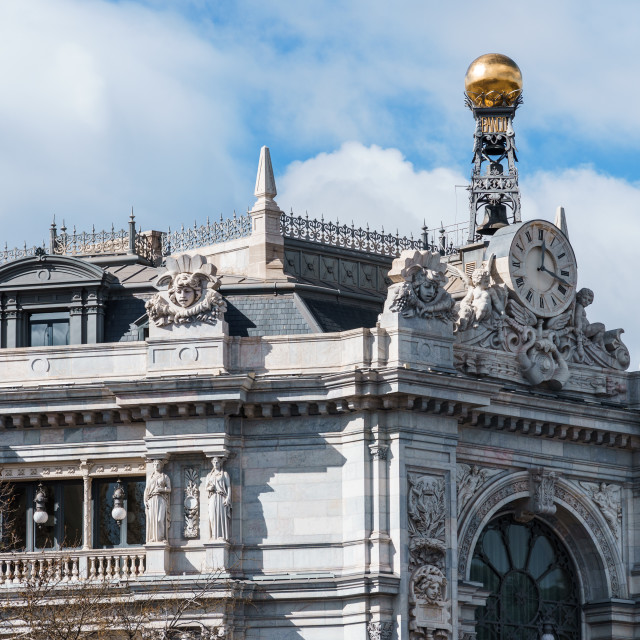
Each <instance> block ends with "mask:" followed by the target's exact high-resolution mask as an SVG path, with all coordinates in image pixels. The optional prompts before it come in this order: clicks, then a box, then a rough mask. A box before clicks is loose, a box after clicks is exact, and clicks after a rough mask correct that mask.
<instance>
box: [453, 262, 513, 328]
mask: <svg viewBox="0 0 640 640" xmlns="http://www.w3.org/2000/svg"><path fill="white" fill-rule="evenodd" d="M492 263H493V256H492V257H491V258H490V259H489V262H488V265H487V266H484V265H483V266H481V267H478V268H477V269H475V270H474V271H473V273H472V274H471V279H469V278H468V277H467V276H466V274H464V273H462V272H461V271H458V270H457V269H456V271H457V273H458V275H459V276H460V277H461V278H462V280H463V281H464V283H465V284H466V285H467V293H466V295H465V297H464V298H463V299H462V300H461V301H460V305H459V307H458V320H457V322H456V329H457V331H465V330H466V329H469V328H474V329H476V328H478V327H479V326H480V325H482V324H487V325H491V323H492V321H493V320H494V319H495V318H496V317H501V316H504V312H505V304H506V299H507V292H506V291H505V290H504V289H503V288H502V287H500V286H498V285H495V284H493V285H492V284H491V265H492Z"/></svg>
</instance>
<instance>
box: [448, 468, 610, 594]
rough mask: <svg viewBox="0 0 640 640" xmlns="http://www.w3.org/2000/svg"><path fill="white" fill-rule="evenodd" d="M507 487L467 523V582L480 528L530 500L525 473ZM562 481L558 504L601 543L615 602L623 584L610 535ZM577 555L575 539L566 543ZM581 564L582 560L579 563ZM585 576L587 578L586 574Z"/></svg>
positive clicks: (463, 562) (462, 572)
mask: <svg viewBox="0 0 640 640" xmlns="http://www.w3.org/2000/svg"><path fill="white" fill-rule="evenodd" d="M505 482H506V483H507V484H503V485H502V486H501V487H500V488H499V489H497V490H496V491H494V492H493V493H491V494H490V495H489V496H487V498H486V499H485V500H484V501H483V502H482V503H481V504H480V506H479V507H478V509H477V510H476V511H474V512H473V514H472V515H471V516H470V518H469V520H468V523H466V524H465V523H463V524H462V527H461V529H463V531H461V534H462V535H461V536H460V540H461V543H460V546H459V549H458V575H459V576H460V577H461V578H462V579H464V577H465V576H466V575H467V566H468V563H469V556H470V554H471V552H472V551H473V549H472V544H473V542H474V541H475V539H476V536H477V533H478V531H479V529H480V527H481V526H482V525H483V524H484V523H485V521H486V519H487V516H488V515H489V514H490V513H491V512H492V511H493V510H494V509H495V508H496V506H497V505H499V504H500V503H506V502H513V501H514V500H516V499H518V498H524V497H529V496H530V485H529V477H528V473H527V475H524V474H522V473H518V474H514V475H513V477H511V478H507V479H505ZM560 482H561V481H557V482H556V483H555V489H554V495H555V498H556V500H557V501H559V502H562V503H564V504H565V505H567V506H568V507H570V508H571V509H572V510H573V511H574V512H575V513H577V514H578V515H579V516H580V517H581V518H582V520H583V521H584V523H585V526H586V527H587V528H588V530H589V533H590V534H591V537H592V538H593V539H595V541H596V542H597V546H598V550H599V551H600V553H601V556H602V558H603V560H604V563H605V565H606V570H607V574H608V576H609V581H610V595H611V597H613V598H619V597H621V595H620V594H621V580H620V576H619V575H618V563H617V562H616V553H615V551H614V549H613V548H612V546H611V545H610V544H609V540H608V534H607V532H606V531H605V530H604V529H603V528H602V526H601V525H600V523H599V522H598V520H597V519H596V518H595V517H594V516H593V514H592V513H591V512H590V511H589V509H588V508H587V507H586V506H585V505H584V504H583V503H582V502H581V501H580V500H579V499H578V498H577V497H576V496H575V495H573V493H572V492H571V491H570V490H569V489H568V488H567V487H565V486H562V484H560ZM546 519H547V520H548V521H551V522H556V518H553V517H547V518H546ZM565 542H567V543H568V544H569V546H570V547H571V548H572V550H573V551H574V557H575V558H577V559H579V558H580V554H579V552H578V549H577V548H576V546H575V544H571V538H569V540H568V541H567V540H565ZM578 562H579V560H578ZM579 564H580V565H581V568H582V569H584V566H583V565H582V563H580V562H579ZM583 575H584V574H583Z"/></svg>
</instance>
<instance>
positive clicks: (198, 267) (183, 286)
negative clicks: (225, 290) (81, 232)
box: [146, 254, 227, 327]
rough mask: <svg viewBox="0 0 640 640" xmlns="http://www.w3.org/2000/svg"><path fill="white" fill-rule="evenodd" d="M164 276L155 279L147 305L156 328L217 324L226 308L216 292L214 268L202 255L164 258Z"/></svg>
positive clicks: (216, 283) (218, 283) (217, 281)
mask: <svg viewBox="0 0 640 640" xmlns="http://www.w3.org/2000/svg"><path fill="white" fill-rule="evenodd" d="M166 268H167V271H166V273H164V274H162V275H161V276H160V277H159V278H158V279H157V280H156V286H157V287H163V286H165V285H166V286H167V291H166V293H165V292H161V293H157V294H156V295H155V296H153V298H151V300H149V301H148V302H147V304H146V308H147V312H148V313H149V319H150V320H152V321H153V322H154V323H155V325H156V326H158V327H162V326H166V325H170V324H187V323H190V322H196V321H199V322H206V323H208V324H216V322H217V321H218V319H220V318H222V316H223V314H224V312H225V311H226V310H227V306H226V303H225V301H224V300H223V298H222V296H221V295H220V294H219V293H218V291H217V289H218V288H219V287H220V279H219V278H217V277H216V268H215V266H214V265H213V264H211V263H209V262H207V260H206V258H204V257H203V256H201V255H197V254H196V255H194V256H188V255H182V256H180V257H178V258H167V259H166Z"/></svg>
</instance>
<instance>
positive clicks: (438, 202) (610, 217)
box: [278, 142, 640, 368]
mask: <svg viewBox="0 0 640 640" xmlns="http://www.w3.org/2000/svg"><path fill="white" fill-rule="evenodd" d="M465 182H466V180H465V178H463V177H462V176H461V175H460V174H458V173H457V172H456V171H453V170H451V169H447V168H439V169H434V170H432V171H420V170H416V168H415V167H414V166H413V165H412V164H411V163H410V162H407V161H406V160H405V159H404V158H403V156H402V154H401V153H400V152H399V151H398V150H397V149H381V148H380V147H377V146H375V145H374V146H371V147H365V146H363V145H361V144H359V143H354V142H351V143H346V144H344V145H343V146H342V147H341V148H340V149H338V150H337V151H335V152H333V153H329V154H327V153H322V154H320V155H318V156H316V157H315V158H311V159H309V160H307V161H305V162H294V163H293V164H291V165H290V166H289V167H288V168H287V170H286V172H285V174H284V175H283V177H282V178H281V179H280V181H279V190H280V196H279V198H278V200H279V203H280V205H281V206H282V207H283V208H286V209H287V210H288V208H289V207H290V206H291V207H293V209H294V212H295V213H297V214H303V213H304V211H305V210H306V211H308V212H309V216H310V217H317V218H319V217H320V215H324V216H325V218H329V219H332V220H334V219H335V218H336V217H337V218H339V219H340V221H341V222H343V223H345V222H346V223H350V222H351V221H352V220H353V222H354V223H355V224H356V226H365V225H366V224H369V225H370V227H371V228H375V229H378V230H379V229H380V228H381V227H382V226H384V228H385V230H387V231H395V229H396V227H397V228H399V230H400V233H401V234H408V233H410V232H413V233H414V235H417V234H419V232H420V227H421V225H422V220H423V218H425V219H426V221H427V224H429V226H430V227H432V228H433V227H435V226H437V225H438V224H439V223H440V221H441V220H442V221H443V222H444V224H445V225H446V224H451V223H452V222H454V212H455V208H456V202H455V197H454V185H456V184H463V183H465ZM522 191H523V219H525V220H528V219H534V218H544V219H547V220H552V221H553V219H554V217H555V211H556V207H557V206H558V205H563V206H564V207H565V212H566V214H567V219H568V229H569V236H570V239H571V242H572V244H573V246H574V249H575V252H576V257H577V260H578V266H579V282H578V286H579V287H583V286H587V287H589V288H591V289H593V290H594V292H595V302H594V304H593V305H592V306H591V307H590V309H589V313H588V315H589V318H590V320H591V321H592V322H596V321H602V322H604V323H605V324H606V326H607V327H608V328H609V329H614V328H617V327H619V326H621V325H622V327H623V328H624V329H625V330H626V333H625V335H624V336H623V339H624V340H625V343H626V344H627V346H628V347H629V349H630V350H631V355H632V368H637V367H638V366H639V362H640V360H639V359H640V330H639V328H638V324H637V322H636V321H635V318H638V317H640V299H638V297H637V296H635V295H633V292H634V291H635V290H636V289H637V278H636V275H635V269H634V268H633V263H632V260H631V256H633V255H635V254H636V253H637V247H636V245H637V233H634V231H638V230H640V225H639V224H638V215H639V214H640V187H639V186H638V185H632V184H629V183H628V182H625V181H624V180H620V179H616V178H611V177H608V176H605V175H601V174H598V173H597V172H596V171H595V170H594V169H592V168H589V167H585V168H581V169H576V170H570V171H565V172H562V173H560V174H552V173H538V174H535V175H534V176H532V177H531V178H529V179H527V180H526V181H525V182H524V184H523V185H522ZM465 196H466V194H464V195H463V197H462V198H460V197H459V202H458V221H464V220H465V218H466V216H467V209H466V197H465Z"/></svg>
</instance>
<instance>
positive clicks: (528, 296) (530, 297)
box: [527, 289, 533, 302]
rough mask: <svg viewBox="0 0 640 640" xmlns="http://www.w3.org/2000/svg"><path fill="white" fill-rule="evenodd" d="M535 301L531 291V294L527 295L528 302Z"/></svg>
mask: <svg viewBox="0 0 640 640" xmlns="http://www.w3.org/2000/svg"><path fill="white" fill-rule="evenodd" d="M531 300H533V291H532V290H531V289H529V293H527V302H531Z"/></svg>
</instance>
